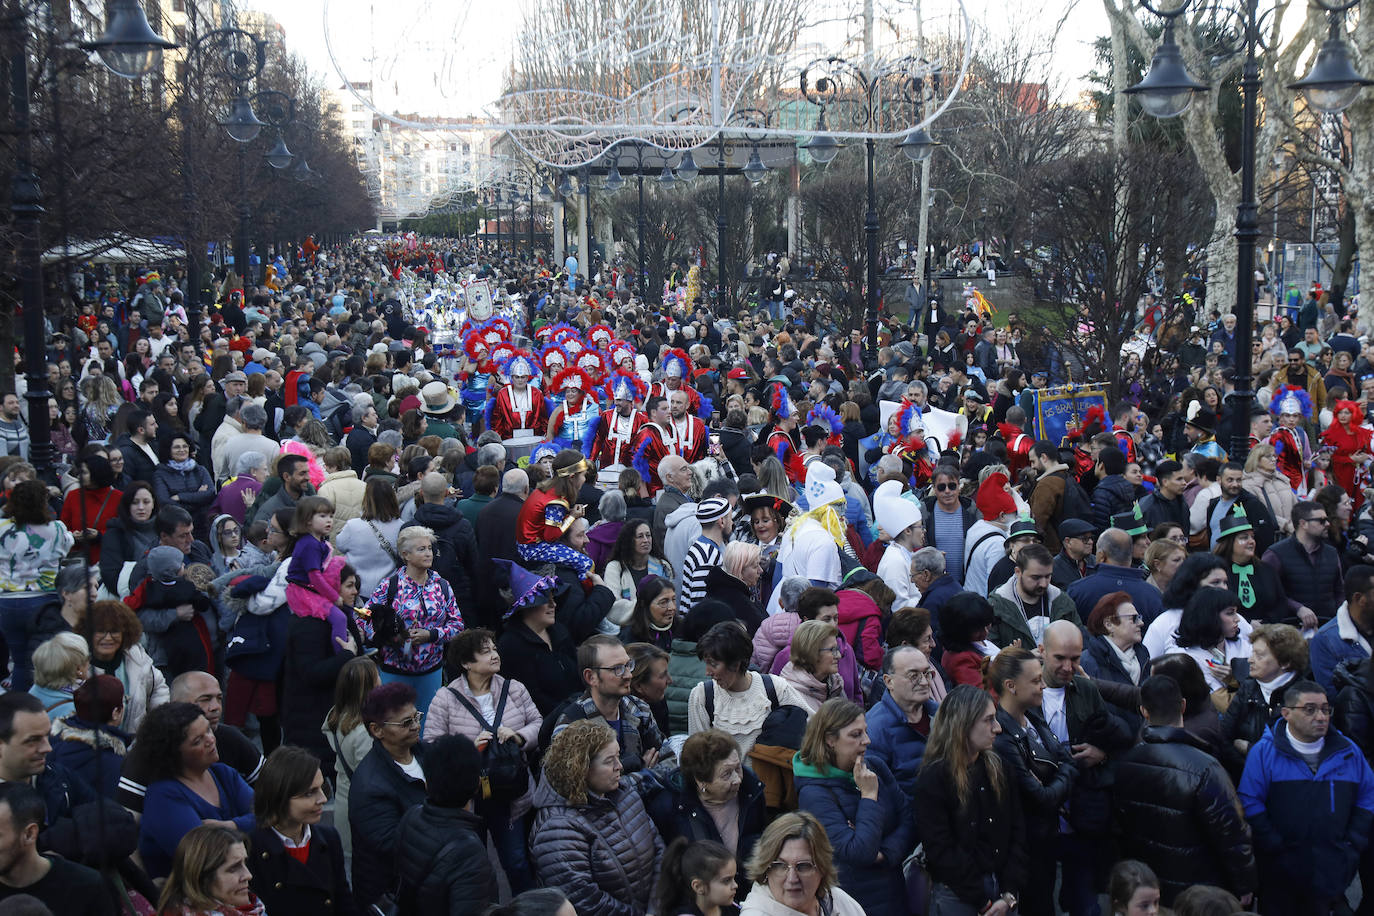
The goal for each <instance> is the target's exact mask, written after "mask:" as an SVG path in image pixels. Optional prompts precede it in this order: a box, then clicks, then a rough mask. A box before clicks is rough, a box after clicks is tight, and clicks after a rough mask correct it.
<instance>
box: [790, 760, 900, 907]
mask: <svg viewBox="0 0 1374 916" xmlns="http://www.w3.org/2000/svg"><path fill="white" fill-rule="evenodd" d="M866 762H867V764H868V766H869V768H870V769H872V770H873V772H874V773H875V774H876V775H877V777H878V798H877V799H876V800H874V799H866V798H862V797H861V796H860V794H859V789H858V787H857V786H856V785H855V784H854V775H853V774H852V773H849V772H846V771H844V770H839V769H836V768H835V767H831V766H826V767H815V766H811V765H809V764H806V763H803V762H802V759H801V755H800V754H798V755H797V756H796V757H794V758H793V761H792V773H793V775H794V777H795V779H796V785H797V806H798V807H799V808H800V809H801V810H803V811H809V812H811V813H812V814H814V815H815V816H816V819H817V820H819V821H820V822H821V825H822V826H823V827H825V833H826V836H828V837H829V838H830V844H831V846H833V847H834V851H835V852H834V855H835V865H836V867H837V868H838V869H839V873H840V884H841V885H843V886H844V888H845V889H846V890H847V891H849V893H850V894H851V895H852V896H853V897H854V899H855V900H857V901H859V903H860V905H862V906H863V908H864V912H865V913H867V914H869V916H885V914H899V913H905V912H906V894H905V890H906V882H905V880H904V879H903V877H902V863H903V862H905V861H906V857H907V856H908V855H909V854H910V853H911V850H912V849H913V848H914V847H915V846H916V833H915V826H914V825H915V822H914V819H913V818H912V815H911V805H910V802H909V801H908V799H907V795H906V793H905V792H904V791H902V788H901V786H899V785H898V784H897V780H896V778H895V777H894V776H893V775H892V771H891V770H889V769H888V768H887V764H885V763H883V762H882V761H881V760H879V759H877V758H873V759H867V758H866ZM880 852H881V853H882V854H883V862H882V863H881V864H879V863H877V862H875V861H874V860H875V859H877V857H878V853H880Z"/></svg>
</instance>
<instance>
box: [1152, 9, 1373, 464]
mask: <svg viewBox="0 0 1374 916" xmlns="http://www.w3.org/2000/svg"><path fill="white" fill-rule="evenodd" d="M1311 2H1312V3H1313V4H1315V5H1316V6H1317V7H1319V8H1320V9H1323V10H1326V11H1327V13H1328V14H1329V15H1330V17H1331V32H1330V36H1329V37H1328V38H1327V40H1326V41H1325V42H1324V43H1323V44H1322V46H1321V49H1320V51H1319V52H1318V54H1317V59H1316V61H1315V62H1314V64H1313V66H1312V70H1311V72H1310V73H1308V75H1307V76H1306V77H1304V78H1303V79H1300V80H1298V81H1297V82H1295V83H1292V84H1290V86H1289V88H1290V89H1297V90H1300V91H1302V92H1303V93H1304V95H1306V97H1307V101H1308V103H1309V104H1310V105H1311V106H1312V107H1313V108H1315V109H1316V110H1317V111H1320V112H1322V113H1328V114H1334V113H1338V112H1341V111H1344V110H1345V108H1347V107H1348V106H1349V105H1350V104H1351V103H1352V102H1354V101H1355V97H1356V96H1357V95H1358V94H1359V91H1360V89H1362V88H1363V87H1365V86H1368V85H1370V84H1371V83H1374V80H1369V79H1366V78H1365V77H1363V76H1360V75H1359V74H1358V73H1357V72H1355V69H1354V67H1353V66H1351V64H1350V54H1349V51H1348V50H1347V48H1346V45H1345V41H1344V39H1343V38H1342V37H1341V32H1340V23H1341V15H1342V14H1343V13H1344V12H1345V11H1346V10H1349V9H1352V8H1353V7H1355V6H1357V5H1358V4H1359V0H1351V2H1348V3H1344V4H1339V5H1329V4H1327V3H1325V2H1324V0H1311ZM1141 5H1142V6H1143V7H1145V9H1147V10H1149V11H1150V12H1152V13H1154V14H1155V15H1156V16H1159V17H1161V18H1163V19H1164V34H1163V37H1162V40H1161V41H1160V45H1159V49H1158V50H1157V51H1155V55H1154V59H1153V60H1152V61H1151V62H1150V70H1149V72H1147V73H1146V74H1145V78H1144V79H1142V80H1141V81H1140V82H1138V83H1136V84H1135V85H1134V86H1131V87H1130V88H1129V89H1127V90H1126V92H1128V93H1131V94H1133V95H1135V96H1136V97H1137V98H1139V99H1140V104H1141V107H1142V108H1144V109H1145V110H1146V111H1147V112H1149V113H1150V114H1152V115H1154V116H1155V117H1157V118H1172V117H1177V116H1178V115H1181V114H1183V112H1185V111H1187V110H1188V106H1189V105H1191V104H1192V101H1193V97H1194V96H1195V95H1196V94H1197V93H1199V92H1206V91H1207V90H1208V89H1209V88H1210V87H1209V86H1208V85H1207V84H1206V83H1203V82H1200V81H1198V80H1196V79H1194V78H1193V76H1192V75H1191V74H1189V73H1188V70H1187V68H1186V67H1185V66H1184V63H1183V53H1182V51H1181V50H1180V48H1179V46H1178V42H1177V41H1176V40H1175V39H1174V20H1175V19H1177V18H1178V17H1179V16H1181V15H1182V14H1183V13H1184V11H1185V10H1186V9H1187V8H1188V0H1183V2H1182V3H1180V4H1179V5H1178V6H1176V7H1173V8H1172V9H1157V8H1155V7H1154V6H1151V5H1150V3H1149V2H1147V0H1142V2H1141ZM1240 12H1241V17H1240V18H1241V27H1242V35H1241V36H1240V40H1241V42H1242V46H1243V47H1242V50H1243V53H1244V54H1245V63H1244V65H1243V67H1242V69H1241V78H1240V92H1241V138H1240V149H1241V165H1240V203H1239V205H1237V207H1236V242H1237V253H1236V302H1235V306H1234V308H1233V312H1234V314H1235V316H1236V340H1237V341H1239V342H1240V343H1239V345H1238V346H1237V347H1236V375H1235V386H1236V387H1235V391H1234V392H1232V394H1231V400H1232V404H1233V410H1234V411H1235V415H1236V416H1239V417H1248V416H1250V410H1251V405H1252V404H1253V402H1254V392H1253V391H1252V390H1251V381H1252V379H1251V362H1250V357H1251V354H1250V338H1251V337H1252V336H1253V335H1254V330H1253V328H1254V311H1255V244H1256V243H1257V242H1258V241H1259V237H1260V227H1259V202H1258V201H1257V200H1256V198H1255V139H1256V132H1257V112H1256V105H1257V101H1258V96H1259V88H1260V72H1259V61H1258V60H1257V58H1256V50H1257V49H1258V48H1259V47H1260V46H1261V45H1262V44H1263V41H1264V39H1263V36H1262V35H1261V30H1260V24H1261V19H1262V18H1263V17H1262V16H1261V14H1260V11H1259V0H1242V3H1241V10H1240ZM1249 452H1250V437H1249V424H1248V423H1239V424H1236V426H1235V431H1234V434H1233V435H1232V437H1231V447H1230V449H1228V451H1227V454H1228V455H1230V457H1231V460H1232V461H1244V460H1245V458H1246V456H1247V455H1248V454H1249Z"/></svg>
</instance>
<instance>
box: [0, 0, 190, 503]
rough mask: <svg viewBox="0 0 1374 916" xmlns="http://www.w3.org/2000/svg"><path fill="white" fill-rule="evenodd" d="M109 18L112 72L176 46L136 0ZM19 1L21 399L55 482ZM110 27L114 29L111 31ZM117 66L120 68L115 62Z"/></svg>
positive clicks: (152, 62)
mask: <svg viewBox="0 0 1374 916" xmlns="http://www.w3.org/2000/svg"><path fill="white" fill-rule="evenodd" d="M110 10H111V19H110V25H111V27H112V28H113V27H114V26H118V27H119V31H118V32H114V33H113V35H114V37H116V38H118V39H119V41H118V43H117V44H112V45H111V46H110V49H109V52H108V56H106V55H101V59H102V60H104V61H105V63H106V66H107V67H110V68H111V72H113V73H115V74H116V75H118V76H122V77H125V78H126V79H133V78H136V77H139V76H143V75H144V74H146V73H148V72H150V71H151V70H153V69H154V68H155V67H156V66H157V65H158V64H159V63H160V62H161V60H162V50H163V49H164V48H168V47H176V44H175V43H174V42H169V41H167V40H166V39H164V38H162V37H161V36H160V35H158V34H156V33H155V32H153V30H152V29H151V28H150V27H149V26H148V20H147V18H146V17H145V16H144V15H143V9H142V8H141V7H140V6H139V5H138V3H137V2H136V0H117V2H112V3H111V4H110ZM27 19H28V17H27V14H26V13H25V8H24V6H23V5H21V6H20V7H19V12H18V14H17V15H13V16H6V17H5V22H6V28H5V31H7V32H8V33H9V34H8V35H7V36H6V37H8V39H9V41H8V42H6V46H7V47H9V48H10V49H11V52H10V57H9V64H10V74H9V84H10V108H11V111H12V114H13V118H14V134H15V145H14V176H13V178H12V179H11V183H10V213H12V214H13V217H14V234H15V238H16V244H15V252H14V259H15V267H16V270H15V273H16V274H17V275H18V279H19V292H20V301H21V302H22V304H23V309H24V347H23V350H24V355H25V356H26V357H27V359H26V362H25V372H24V380H25V392H24V400H25V401H27V402H28V407H29V417H28V420H29V463H31V464H32V465H33V466H34V467H36V468H38V471H39V473H40V474H42V475H43V477H44V479H45V480H48V481H49V482H54V483H55V482H56V463H55V461H54V459H55V458H56V456H57V449H56V448H55V447H54V446H53V442H52V426H51V424H50V423H49V421H48V398H50V397H52V392H51V391H49V390H48V341H47V336H48V335H47V328H46V326H45V322H44V317H45V316H44V309H43V240H42V226H41V224H40V223H41V218H42V214H43V188H42V185H41V184H40V183H39V181H38V174H37V173H36V172H35V171H34V169H33V136H32V132H33V122H32V114H31V109H30V105H29V48H28V41H29V29H28V22H27ZM106 34H107V35H109V34H111V33H109V32H107V33H106ZM115 66H117V67H118V68H119V69H117V70H116V69H114V67H115Z"/></svg>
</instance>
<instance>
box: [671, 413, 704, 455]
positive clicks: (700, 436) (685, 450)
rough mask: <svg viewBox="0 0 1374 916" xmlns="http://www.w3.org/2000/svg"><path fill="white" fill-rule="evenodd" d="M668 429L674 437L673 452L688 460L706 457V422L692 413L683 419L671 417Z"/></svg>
mask: <svg viewBox="0 0 1374 916" xmlns="http://www.w3.org/2000/svg"><path fill="white" fill-rule="evenodd" d="M668 431H669V433H670V434H671V435H672V437H673V441H672V443H671V444H672V447H673V453H674V454H677V455H681V456H682V457H683V458H686V459H687V460H688V462H692V461H700V460H701V459H703V458H705V457H706V445H707V435H708V433H707V431H706V424H705V423H703V422H702V421H701V419H700V418H699V417H694V416H692V415H691V414H690V413H689V414H688V415H687V416H685V417H683V418H682V420H681V421H678V420H673V419H670V420H669V421H668Z"/></svg>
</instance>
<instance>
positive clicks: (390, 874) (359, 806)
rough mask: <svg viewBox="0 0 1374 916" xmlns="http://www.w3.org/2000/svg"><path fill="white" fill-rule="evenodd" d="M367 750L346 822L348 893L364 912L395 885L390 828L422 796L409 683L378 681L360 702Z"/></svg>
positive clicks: (420, 749)
mask: <svg viewBox="0 0 1374 916" xmlns="http://www.w3.org/2000/svg"><path fill="white" fill-rule="evenodd" d="M362 713H363V724H364V725H365V726H366V727H367V731H368V734H370V735H372V738H373V740H374V744H373V745H372V750H370V751H368V752H367V756H366V757H364V758H363V759H362V762H361V763H359V764H358V768H357V769H356V770H354V771H353V780H352V782H351V783H350V784H349V797H348V823H349V826H350V827H351V828H352V831H353V896H354V897H355V898H356V899H357V901H358V906H359V907H361V908H362V909H363V910H364V911H366V910H367V908H368V907H370V906H371V905H372V904H374V903H376V902H377V901H378V899H380V898H381V896H382V895H383V894H386V893H390V892H392V891H394V890H395V888H396V832H397V828H398V827H399V826H400V824H401V818H402V817H403V816H404V815H405V813H406V812H407V811H409V810H410V809H411V808H412V807H414V806H415V805H418V804H420V803H421V802H423V801H424V800H425V779H424V770H423V766H424V763H425V759H426V757H427V756H428V754H427V751H428V747H427V746H426V745H424V744H421V743H420V714H419V713H418V712H417V711H416V709H415V690H414V688H412V687H411V686H410V685H409V684H397V683H393V684H383V685H382V686H380V687H376V688H374V689H373V690H372V692H371V693H369V694H368V695H367V699H366V700H364V701H363V709H362Z"/></svg>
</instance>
